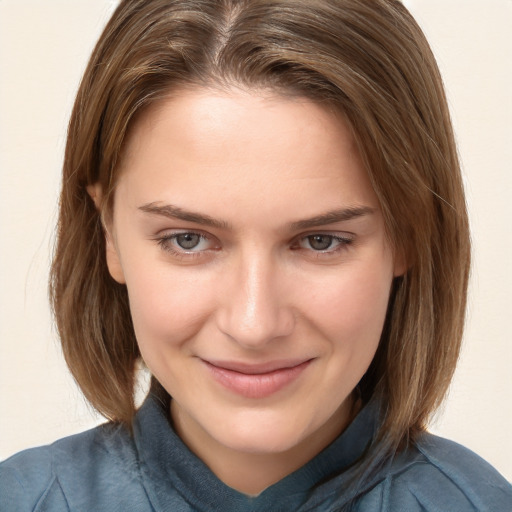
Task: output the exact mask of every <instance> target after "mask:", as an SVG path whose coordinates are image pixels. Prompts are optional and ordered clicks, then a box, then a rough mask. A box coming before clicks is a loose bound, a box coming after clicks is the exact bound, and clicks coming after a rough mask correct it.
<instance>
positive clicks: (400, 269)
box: [393, 250, 409, 277]
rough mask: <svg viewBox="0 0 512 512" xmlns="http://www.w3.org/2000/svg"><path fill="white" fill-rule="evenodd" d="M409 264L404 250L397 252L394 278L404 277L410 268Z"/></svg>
mask: <svg viewBox="0 0 512 512" xmlns="http://www.w3.org/2000/svg"><path fill="white" fill-rule="evenodd" d="M407 263H408V262H407V257H406V255H405V251H404V250H400V251H396V253H395V255H394V268H393V277H400V276H403V275H404V274H405V273H406V272H407V270H408V269H409V266H408V264H407Z"/></svg>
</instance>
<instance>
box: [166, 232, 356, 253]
mask: <svg viewBox="0 0 512 512" xmlns="http://www.w3.org/2000/svg"><path fill="white" fill-rule="evenodd" d="M184 235H192V236H197V237H199V239H200V241H199V243H201V242H202V241H211V240H212V238H210V237H208V236H206V235H205V234H204V233H201V232H197V231H180V232H177V233H171V234H168V235H164V236H162V237H159V238H157V239H156V242H157V243H158V245H159V246H160V247H161V248H162V250H164V251H165V252H167V253H170V254H171V255H172V256H174V257H175V258H179V259H194V258H199V257H201V256H204V255H205V253H206V252H209V251H211V250H215V248H213V249H212V248H208V249H204V250H194V249H195V248H192V249H191V250H189V251H187V250H186V249H184V248H182V249H175V248H174V247H173V245H172V243H173V242H175V241H176V240H177V238H178V237H180V236H184ZM315 236H316V237H328V238H329V239H330V244H332V243H335V242H336V243H337V244H338V245H337V246H336V247H335V248H334V249H331V248H330V247H328V248H326V249H324V250H315V249H313V248H311V249H307V248H304V247H301V245H300V244H301V243H302V242H304V241H306V240H308V239H312V238H313V237H315ZM353 242H354V239H353V238H350V237H346V236H345V237H344V236H339V235H333V234H330V233H321V232H320V233H317V232H314V233H310V234H305V235H301V236H300V237H297V238H295V240H294V242H293V243H292V244H291V250H293V251H300V250H301V249H303V250H305V251H307V252H309V253H311V255H314V257H315V258H329V257H333V256H336V255H338V254H339V253H340V252H342V251H345V250H347V249H348V247H349V246H350V245H351V244H352V243H353Z"/></svg>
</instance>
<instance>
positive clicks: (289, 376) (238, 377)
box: [204, 360, 311, 398]
mask: <svg viewBox="0 0 512 512" xmlns="http://www.w3.org/2000/svg"><path fill="white" fill-rule="evenodd" d="M204 363H205V365H206V367H207V368H208V370H209V371H210V373H211V375H212V376H213V378H214V379H215V380H216V381H217V382H219V383H220V384H222V385H223V386H224V387H225V388H227V389H229V390H230V391H232V392H234V393H236V394H238V395H242V396H244V397H246V398H266V397H268V396H271V395H273V394H274V393H277V392H278V391H280V390H281V389H283V388H285V387H286V386H288V385H290V384H291V383H292V382H294V381H295V380H296V379H298V378H299V376H300V375H301V374H302V372H303V371H304V370H305V369H306V368H307V367H308V366H309V363H311V360H308V361H305V362H303V363H301V364H298V365H297V366H293V367H291V368H280V369H278V370H274V371H272V372H268V373H258V374H248V373H240V372H236V371H234V370H227V369H226V368H221V367H218V366H214V365H212V364H210V363H208V362H206V361H204Z"/></svg>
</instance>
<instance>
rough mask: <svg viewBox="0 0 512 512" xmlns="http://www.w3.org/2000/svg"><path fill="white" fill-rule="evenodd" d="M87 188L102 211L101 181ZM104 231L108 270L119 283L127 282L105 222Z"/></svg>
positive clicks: (97, 207) (98, 208)
mask: <svg viewBox="0 0 512 512" xmlns="http://www.w3.org/2000/svg"><path fill="white" fill-rule="evenodd" d="M86 189H87V193H88V194H89V196H91V199H92V200H93V201H94V205H95V206H96V209H97V210H98V211H100V205H101V199H102V190H101V185H100V184H99V183H94V184H92V185H87V187H86ZM103 233H104V235H105V257H106V259H107V267H108V271H109V273H110V275H111V276H112V278H113V279H114V280H115V281H117V282H118V283H119V284H126V280H125V278H124V272H123V267H122V266H121V261H120V259H119V254H118V252H117V248H116V246H115V243H114V241H113V239H112V235H111V234H110V229H109V227H107V226H105V225H104V224H103Z"/></svg>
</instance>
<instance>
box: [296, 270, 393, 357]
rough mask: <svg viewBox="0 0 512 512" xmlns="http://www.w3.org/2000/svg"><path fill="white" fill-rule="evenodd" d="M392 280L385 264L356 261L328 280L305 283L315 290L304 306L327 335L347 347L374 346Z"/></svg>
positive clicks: (382, 320) (381, 325)
mask: <svg viewBox="0 0 512 512" xmlns="http://www.w3.org/2000/svg"><path fill="white" fill-rule="evenodd" d="M389 267H390V266H389ZM391 282H392V272H391V270H389V269H388V265H382V262H380V264H379V262H377V264H376V265H359V264H358V263H357V262H356V263H355V264H354V265H353V266H352V268H350V269H343V270H341V271H340V273H339V275H338V276H333V277H332V278H331V279H330V280H329V281H328V282H317V283H316V284H313V283H312V284H311V285H308V286H309V289H310V290H314V291H315V292H314V293H313V294H312V295H311V300H310V301H308V304H307V308H306V305H305V306H304V307H303V310H304V311H307V312H308V313H307V315H308V318H309V319H310V321H311V322H313V323H315V324H316V326H317V328H318V329H319V330H322V331H323V334H324V336H325V337H327V338H328V339H330V340H333V341H334V342H337V343H340V344H343V346H344V348H346V349H350V348H351V347H352V348H354V349H355V350H357V349H358V348H359V347H368V348H369V349H370V350H374V349H376V347H377V345H378V342H379V340H380V336H381V332H382V328H383V325H384V320H385V316H386V311H387V306H388V302H389V295H390V289H391Z"/></svg>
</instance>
